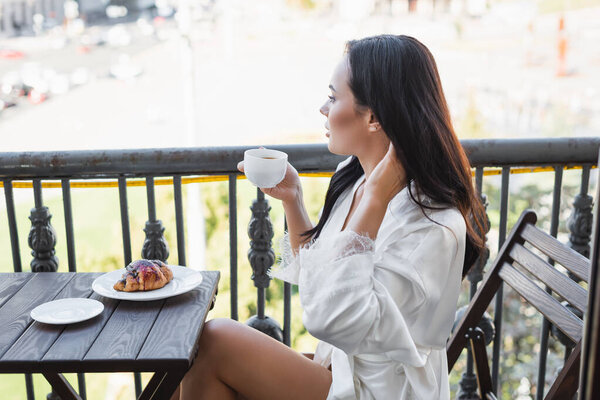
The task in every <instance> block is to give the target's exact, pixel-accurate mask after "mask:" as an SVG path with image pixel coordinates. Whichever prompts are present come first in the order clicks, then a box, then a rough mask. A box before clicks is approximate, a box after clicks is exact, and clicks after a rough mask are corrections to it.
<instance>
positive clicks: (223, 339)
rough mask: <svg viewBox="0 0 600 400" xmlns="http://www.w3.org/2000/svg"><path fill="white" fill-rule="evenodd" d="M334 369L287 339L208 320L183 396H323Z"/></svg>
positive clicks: (184, 398)
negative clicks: (308, 356)
mask: <svg viewBox="0 0 600 400" xmlns="http://www.w3.org/2000/svg"><path fill="white" fill-rule="evenodd" d="M330 386H331V372H330V371H329V370H328V369H327V368H325V367H323V366H321V365H319V364H317V363H315V362H314V361H311V360H310V359H308V358H307V357H304V356H303V355H302V354H301V353H298V352H296V351H294V350H292V349H290V348H289V347H287V346H286V345H284V344H283V343H280V342H278V341H277V340H275V339H273V338H271V337H269V336H267V335H265V334H263V333H261V332H259V331H257V330H255V329H254V328H250V327H248V326H246V325H244V324H242V323H239V322H237V321H234V320H230V319H214V320H210V321H208V322H207V323H206V325H205V326H204V330H203V331H202V335H201V337H200V344H199V349H198V356H197V357H196V360H195V361H194V365H193V366H192V368H191V369H190V371H189V372H188V373H187V374H186V376H185V378H184V379H183V382H182V383H181V385H180V394H181V397H180V398H181V400H190V399H206V400H212V399H219V400H225V399H241V398H246V399H248V400H254V399H261V400H269V399H282V398H285V399H289V400H294V399H303V400H306V399H325V398H326V397H327V393H328V392H329V387H330Z"/></svg>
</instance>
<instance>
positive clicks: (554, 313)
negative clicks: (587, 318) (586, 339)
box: [498, 263, 583, 342]
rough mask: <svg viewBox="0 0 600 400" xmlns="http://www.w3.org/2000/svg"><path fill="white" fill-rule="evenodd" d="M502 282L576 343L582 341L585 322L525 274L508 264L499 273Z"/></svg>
mask: <svg viewBox="0 0 600 400" xmlns="http://www.w3.org/2000/svg"><path fill="white" fill-rule="evenodd" d="M498 274H499V275H500V277H501V278H502V280H504V282H506V283H507V284H508V285H510V286H511V287H512V288H513V289H514V290H515V291H516V292H517V293H519V294H520V295H521V296H522V297H523V298H524V299H525V300H527V301H528V302H529V303H530V304H531V305H532V306H534V307H535V308H536V309H537V310H538V311H539V312H541V313H542V314H544V316H545V317H546V318H547V319H548V320H550V321H551V322H552V323H553V324H554V325H556V327H557V328H558V329H560V330H561V331H562V332H563V333H564V334H565V335H567V336H568V337H569V338H571V340H573V341H574V342H579V341H580V340H581V333H582V328H583V322H582V321H581V320H580V319H579V318H577V317H576V316H575V315H574V314H573V313H571V312H570V311H569V310H567V309H566V308H565V307H564V306H563V305H562V304H560V303H559V302H558V301H557V300H556V299H554V298H553V297H552V296H550V295H549V294H548V293H546V292H545V291H544V290H543V289H541V288H540V287H539V286H537V285H536V284H535V283H533V282H532V281H531V280H530V279H529V278H528V277H527V276H525V274H523V273H522V272H521V271H519V270H517V269H516V268H515V267H513V266H512V265H510V264H508V263H504V265H503V266H502V268H500V271H499V272H498Z"/></svg>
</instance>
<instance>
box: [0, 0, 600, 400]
mask: <svg viewBox="0 0 600 400" xmlns="http://www.w3.org/2000/svg"><path fill="white" fill-rule="evenodd" d="M381 33H393V34H407V35H412V36H414V37H416V38H418V39H419V40H421V41H422V42H423V43H425V44H426V45H427V46H428V47H429V49H430V50H431V52H432V53H433V55H434V57H435V59H436V61H437V64H438V69H439V72H440V75H441V78H442V84H443V87H444V91H445V94H446V97H447V100H448V103H449V106H450V110H451V113H452V117H453V122H454V125H455V129H456V132H457V134H458V136H459V138H461V139H465V138H517V137H558V136H560V137H575V136H577V137H582V136H598V133H599V132H600V78H599V77H598V74H599V71H600V45H599V44H600V0H570V1H569V0H545V1H542V0H411V1H409V0H345V1H344V0H252V1H248V0H246V1H244V0H178V1H177V0H173V1H171V0H80V1H73V0H67V1H65V0H0V151H2V152H4V151H44V150H74V149H94V150H98V149H116V148H129V149H131V148H152V147H186V146H220V145H252V146H258V145H269V144H283V143H290V144H291V143H294V144H299V143H326V138H325V136H324V133H325V129H324V126H323V124H324V123H325V118H324V117H323V116H322V115H321V114H319V112H318V109H319V107H320V105H321V104H322V103H323V102H324V101H325V100H326V99H327V94H328V92H329V91H328V84H329V79H330V76H331V73H332V72H333V69H334V66H335V65H336V63H337V62H338V61H339V60H340V58H341V57H342V55H343V52H344V45H345V42H346V41H347V40H349V39H356V38H361V37H364V36H368V35H375V34H381ZM594 171H595V170H594ZM553 176H554V175H553V173H551V172H545V173H536V174H521V175H520V176H519V175H515V176H513V177H511V185H510V202H509V211H508V227H509V229H510V227H511V226H512V224H513V223H514V222H515V221H516V219H517V217H518V215H519V214H520V212H521V210H523V209H524V208H534V209H536V211H537V212H538V215H539V225H540V226H541V227H542V228H543V229H546V230H547V229H548V227H549V225H550V212H551V205H552V194H551V192H552V186H553V179H554V178H553ZM595 176H596V173H595V172H593V173H592V177H591V181H590V184H591V186H594V185H596V184H597V182H596V179H595ZM302 179H303V185H304V191H305V200H306V203H307V208H308V211H309V214H310V215H311V217H312V218H313V219H314V220H316V218H317V214H318V211H319V209H320V208H321V206H322V204H323V198H324V193H325V190H326V188H327V185H328V182H329V179H328V178H302ZM579 185H580V174H579V173H578V172H576V171H565V173H564V180H563V188H562V199H563V200H561V204H560V209H561V211H560V225H559V233H558V237H559V239H561V240H562V241H563V242H567V241H568V237H567V236H568V233H569V231H568V229H567V227H566V223H567V219H568V216H569V214H570V212H571V210H572V206H571V203H570V202H571V201H572V198H573V196H574V195H575V194H576V193H577V191H578V190H579ZM238 187H239V188H238V196H237V202H238V210H239V211H238V222H239V223H238V225H239V229H238V232H239V234H238V236H239V240H238V243H239V246H238V247H239V248H238V254H239V255H240V256H239V262H240V265H239V273H240V279H239V287H238V291H239V305H240V320H241V321H245V320H246V319H247V318H249V317H250V316H251V315H253V314H255V313H256V290H255V288H254V286H253V283H252V280H251V279H250V276H251V274H252V271H251V268H250V266H249V263H248V261H247V259H245V258H246V253H247V251H248V237H247V234H246V232H245V230H246V228H247V223H248V221H249V220H250V210H249V205H250V204H251V202H252V199H253V198H255V196H256V189H255V188H254V187H252V186H251V185H250V184H249V183H248V182H246V181H240V182H239V184H238ZM499 188H500V177H499V176H490V177H489V178H488V177H486V180H485V181H484V185H483V192H484V193H485V194H487V196H488V200H489V202H490V207H489V209H488V210H489V216H490V220H491V222H492V229H491V231H490V232H489V234H488V242H489V243H490V244H491V246H490V247H491V251H492V257H491V259H493V258H494V256H495V254H494V252H495V250H494V247H495V243H497V241H498V221H499V212H498V210H499V201H500V200H499V199H500V194H499ZM200 190H201V192H200ZM594 190H595V189H594V188H593V187H590V193H594ZM183 194H184V198H185V200H186V203H185V204H186V216H187V219H186V239H187V248H188V250H187V254H189V264H190V265H191V266H194V267H196V268H200V269H203V268H207V269H219V270H220V271H221V273H222V275H221V283H220V287H219V297H218V299H217V303H216V307H215V309H214V310H213V311H212V312H211V314H210V315H209V318H215V317H228V316H229V304H228V299H229V286H228V285H229V268H228V263H229V253H228V251H229V249H228V248H227V246H223V243H226V242H228V240H229V230H228V229H229V226H228V218H229V215H228V188H227V183H226V182H210V183H203V184H201V185H185V186H184V193H183ZM128 196H129V204H130V221H131V226H132V245H133V253H134V254H140V252H141V246H142V243H143V241H144V233H143V231H142V227H143V226H144V222H145V220H146V217H147V208H146V201H145V198H146V192H145V188H143V187H132V188H130V189H129V191H128ZM156 196H157V214H158V215H159V218H161V220H162V221H163V223H164V224H165V226H166V227H167V229H166V231H165V239H166V240H167V242H169V243H174V242H175V230H174V228H173V227H174V225H175V222H174V220H175V215H174V210H173V207H172V204H173V192H172V190H171V189H170V188H168V187H158V186H157V188H156ZM15 201H16V213H17V221H18V225H19V231H20V232H23V233H25V232H27V231H28V230H29V228H30V222H29V220H28V216H29V210H30V209H31V207H33V193H32V190H31V189H16V190H15ZM44 201H45V204H46V205H47V206H48V207H49V208H50V210H51V212H52V214H53V220H52V221H53V224H54V226H55V228H56V230H57V236H58V242H57V245H56V251H57V255H58V257H59V260H60V263H59V271H61V272H62V271H66V270H67V266H66V260H67V250H66V243H65V240H64V238H65V226H64V224H63V223H62V221H64V213H63V205H62V198H61V192H60V189H45V190H44ZM118 202H119V199H118V193H117V191H116V190H113V189H76V190H74V191H73V216H74V221H75V225H74V229H75V237H77V247H76V252H77V264H78V270H79V271H111V270H114V269H118V268H121V267H123V265H122V264H123V259H122V243H121V239H120V229H121V227H120V216H119V207H118V204H119V203H118ZM270 204H271V205H272V211H271V219H272V221H273V226H274V227H275V238H274V239H273V243H274V247H275V250H276V252H277V254H279V246H278V241H279V239H280V238H281V236H282V234H283V210H282V208H281V205H280V204H279V202H278V201H274V200H270ZM5 210H6V207H5V204H4V196H0V238H1V240H0V253H1V254H5V255H8V254H10V240H9V236H8V224H7V217H6V211H5ZM19 240H20V249H21V252H22V259H23V260H24V261H25V262H27V260H30V259H31V255H30V254H29V252H30V249H29V246H28V244H27V235H26V234H22V235H20V238H19ZM173 246H174V245H173V244H171V247H172V248H173ZM170 261H171V262H172V263H174V262H175V259H174V257H172V259H170ZM0 271H1V272H9V271H12V263H11V259H10V257H9V256H6V257H3V258H2V259H0ZM294 290H295V289H294ZM294 293H296V291H294ZM465 293H466V291H465ZM282 298H283V285H282V283H281V282H280V281H277V280H274V281H273V282H271V287H270V288H269V290H268V291H267V300H268V305H267V312H266V313H267V314H268V315H269V316H271V317H273V318H275V319H276V320H278V321H282V316H283V312H282V307H281V304H282ZM467 300H468V299H467V298H466V297H463V298H461V304H464V303H466V302H467ZM509 300H510V301H509ZM292 301H293V310H294V311H293V314H292V315H293V317H292V318H293V320H292V330H293V333H292V338H293V340H292V347H293V348H294V349H296V350H298V351H307V352H312V351H314V346H315V344H316V340H315V339H314V338H313V337H312V336H310V335H309V334H308V333H307V332H306V330H305V329H304V326H303V325H302V321H301V312H300V311H299V310H300V304H299V299H298V296H297V295H294V296H293V297H292ZM506 304H507V307H509V308H510V310H508V311H505V314H504V315H505V317H504V318H505V320H506V322H505V325H503V330H504V335H505V338H506V339H505V341H504V343H503V346H504V349H503V350H502V351H503V358H504V360H505V361H504V364H503V366H502V370H501V377H502V398H505V399H514V398H518V399H520V400H525V399H531V398H533V397H534V396H535V390H536V388H535V378H536V376H537V371H536V368H537V365H536V363H535V354H536V353H537V352H538V351H539V343H538V332H539V325H540V322H541V319H535V318H534V317H531V318H530V316H532V315H534V313H533V310H532V309H529V308H526V307H525V306H523V305H522V303H520V302H519V300H518V296H515V295H514V294H513V295H512V297H510V298H508V297H507V300H506ZM517 350H518V351H517ZM549 357H550V358H549V360H548V369H549V371H552V372H555V371H556V370H558V368H560V367H561V366H562V363H561V359H560V357H559V356H555V357H554V358H552V356H549ZM463 369H464V360H463V365H462V366H459V367H458V368H456V371H454V372H453V373H452V374H451V376H450V379H451V385H452V391H453V393H454V392H455V390H456V388H457V383H458V380H459V379H460V371H462V370H463ZM553 375H554V374H553V373H549V374H548V378H549V379H550V378H552V376H553ZM67 378H68V379H70V380H73V379H74V377H73V376H70V375H67ZM148 378H149V377H148V376H147V375H146V374H144V375H143V379H144V381H147V380H148ZM34 380H35V392H36V398H40V399H41V398H46V394H47V393H49V392H50V387H49V385H48V384H47V383H46V382H45V380H44V379H43V377H41V376H35V377H34ZM86 382H87V387H88V396H87V398H88V399H104V400H113V399H131V398H134V394H133V379H132V375H131V374H86ZM0 393H2V394H1V395H0V397H1V398H2V399H3V400H4V399H6V400H13V399H14V400H19V399H24V398H26V396H25V385H24V378H23V376H22V375H0Z"/></svg>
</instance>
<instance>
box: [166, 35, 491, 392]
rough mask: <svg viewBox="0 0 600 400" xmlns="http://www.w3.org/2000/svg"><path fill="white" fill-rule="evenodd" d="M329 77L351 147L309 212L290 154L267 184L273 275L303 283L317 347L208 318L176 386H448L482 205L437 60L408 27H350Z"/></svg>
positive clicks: (339, 148)
mask: <svg viewBox="0 0 600 400" xmlns="http://www.w3.org/2000/svg"><path fill="white" fill-rule="evenodd" d="M329 87H330V89H331V95H330V96H329V100H328V101H327V102H326V103H325V104H324V105H323V106H322V107H321V110H320V111H321V113H322V114H323V115H324V116H326V117H327V122H326V123H325V127H326V128H327V130H328V132H327V137H328V138H329V144H328V147H329V150H330V151H331V152H332V153H335V154H342V155H349V156H351V157H349V158H348V159H346V160H345V161H343V162H342V163H340V165H339V166H338V168H337V170H336V173H335V174H334V175H333V177H332V179H331V183H330V186H329V189H328V191H327V195H326V197H325V205H324V207H323V210H322V214H321V216H320V219H319V222H318V224H317V225H316V226H313V224H312V223H311V221H310V219H309V218H308V214H307V212H306V209H305V207H304V202H303V199H302V187H301V184H300V179H299V178H298V173H297V172H296V170H295V169H294V168H293V167H292V166H291V165H288V169H287V173H286V176H285V178H284V180H283V181H282V182H281V183H280V184H279V185H278V186H276V187H275V188H272V189H263V191H264V192H265V193H266V194H269V195H271V196H272V197H274V198H277V199H280V200H281V201H282V202H283V207H284V210H285V214H286V217H287V222H288V229H289V230H288V234H287V235H286V240H289V249H288V251H287V252H284V253H285V254H284V262H283V263H282V264H283V265H282V267H281V268H279V269H278V270H276V271H274V272H273V276H274V277H276V278H280V279H284V280H286V281H288V282H292V283H296V284H298V287H299V292H300V300H301V303H302V307H303V322H304V325H305V326H306V328H307V330H308V331H309V332H310V333H311V334H312V335H313V336H315V337H316V338H318V339H320V341H319V344H318V346H317V349H316V351H315V354H314V357H312V356H311V355H307V357H304V356H303V355H301V354H299V353H297V352H295V351H294V350H292V349H290V348H288V347H286V346H285V345H283V344H281V343H279V342H277V341H275V340H274V339H271V338H270V337H267V336H266V335H264V334H262V333H260V332H258V331H255V330H254V329H252V328H249V327H247V326H245V325H244V324H241V323H238V322H236V321H232V320H226V319H222V320H212V321H208V322H207V324H206V326H205V329H204V331H203V333H202V336H201V339H200V349H199V352H198V354H200V357H198V358H197V359H196V361H195V363H194V365H193V367H192V369H191V370H190V372H188V374H187V375H186V377H185V379H184V381H183V382H182V385H181V387H180V394H181V398H182V399H186V400H187V399H236V398H247V399H361V400H363V399H382V400H386V399H449V387H448V370H447V369H448V368H447V364H446V351H445V344H446V340H447V338H448V336H449V334H450V329H451V326H452V322H453V319H454V312H455V309H456V303H457V300H458V295H459V290H460V282H461V277H462V275H464V274H465V272H466V270H467V268H468V267H469V266H470V265H471V264H472V262H473V261H474V260H475V258H476V257H477V254H478V250H480V249H481V248H482V247H483V239H482V237H481V235H480V234H479V233H478V232H483V227H482V226H481V224H480V223H479V222H478V221H483V218H482V216H483V208H482V206H481V204H480V202H479V201H478V199H477V196H476V194H475V191H474V189H473V185H472V180H471V171H470V166H469V163H468V160H467V158H466V156H465V153H464V151H463V149H462V147H461V145H460V143H459V141H458V139H457V137H456V135H455V134H454V132H453V129H452V125H451V122H450V115H449V112H448V108H447V105H446V101H445V99H444V94H443V91H442V87H441V84H440V79H439V76H438V72H437V68H436V65H435V61H434V59H433V56H432V55H431V53H430V52H429V51H428V50H427V48H426V47H425V46H424V45H423V44H421V43H420V42H419V41H417V40H416V39H414V38H411V37H407V36H391V35H384V36H376V37H370V38H365V39H362V40H357V41H350V42H349V43H348V44H347V49H346V54H345V56H344V57H343V59H342V60H341V62H340V63H339V64H338V66H337V67H336V69H335V71H334V73H333V76H332V79H331V85H330V86H329ZM238 168H239V169H240V170H241V171H243V164H242V163H240V165H239V166H238ZM474 221H475V222H474ZM311 358H312V359H311ZM177 395H179V393H176V394H175V395H174V397H177Z"/></svg>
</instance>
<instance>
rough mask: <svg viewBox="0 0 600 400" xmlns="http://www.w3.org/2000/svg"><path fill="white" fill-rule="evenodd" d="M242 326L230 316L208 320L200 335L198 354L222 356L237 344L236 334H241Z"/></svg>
mask: <svg viewBox="0 0 600 400" xmlns="http://www.w3.org/2000/svg"><path fill="white" fill-rule="evenodd" d="M241 326H243V325H242V324H240V323H239V322H237V321H234V320H232V319H229V318H216V319H211V320H209V321H207V322H206V323H205V324H204V328H203V330H202V334H201V336H200V344H199V349H198V354H199V355H200V353H203V354H204V356H207V355H208V356H209V357H210V355H211V354H215V355H218V356H221V357H222V356H223V355H224V352H227V351H228V350H230V349H232V347H233V346H235V344H236V342H237V339H236V336H239V332H240V327H241ZM242 329H243V328H242Z"/></svg>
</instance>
